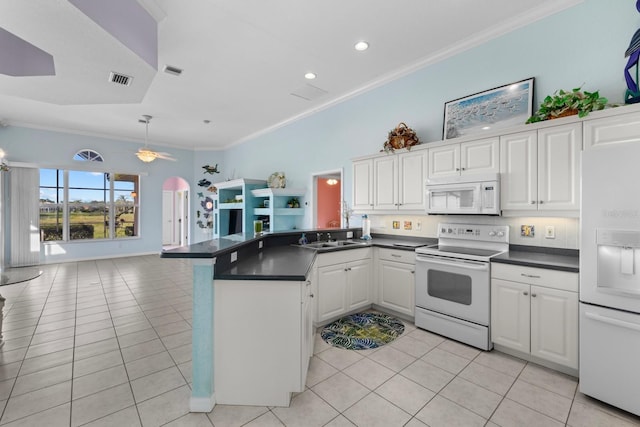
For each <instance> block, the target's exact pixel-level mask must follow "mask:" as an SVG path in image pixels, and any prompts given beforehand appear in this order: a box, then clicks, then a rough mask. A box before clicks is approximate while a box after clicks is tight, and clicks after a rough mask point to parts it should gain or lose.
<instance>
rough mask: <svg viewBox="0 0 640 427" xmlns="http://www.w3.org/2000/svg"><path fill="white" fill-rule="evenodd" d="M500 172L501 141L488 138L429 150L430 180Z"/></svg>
mask: <svg viewBox="0 0 640 427" xmlns="http://www.w3.org/2000/svg"><path fill="white" fill-rule="evenodd" d="M499 171H500V139H499V138H497V137H496V138H488V139H481V140H477V141H468V142H462V143H457V144H448V145H442V146H439V147H434V148H431V149H429V175H428V176H429V178H430V179H431V178H442V177H446V176H459V175H466V174H475V173H497V172H499Z"/></svg>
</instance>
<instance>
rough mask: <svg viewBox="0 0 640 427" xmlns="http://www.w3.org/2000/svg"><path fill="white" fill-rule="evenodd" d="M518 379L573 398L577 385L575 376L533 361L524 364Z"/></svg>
mask: <svg viewBox="0 0 640 427" xmlns="http://www.w3.org/2000/svg"><path fill="white" fill-rule="evenodd" d="M518 379H521V380H523V381H526V382H528V383H530V384H533V385H537V386H538V387H542V388H544V389H545V390H549V391H552V392H554V393H557V394H560V395H562V396H564V397H568V398H570V399H571V398H573V396H574V394H575V392H576V388H577V386H578V380H577V379H576V378H574V377H571V376H569V375H565V374H562V373H560V372H557V371H552V370H551V369H548V368H544V367H542V366H539V365H536V364H533V363H528V364H527V366H525V368H524V369H523V370H522V373H521V374H520V377H519V378H518Z"/></svg>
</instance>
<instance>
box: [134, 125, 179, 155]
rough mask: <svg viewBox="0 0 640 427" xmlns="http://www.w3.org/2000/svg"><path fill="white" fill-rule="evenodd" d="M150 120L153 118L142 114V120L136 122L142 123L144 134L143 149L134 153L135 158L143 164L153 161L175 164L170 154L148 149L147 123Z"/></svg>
mask: <svg viewBox="0 0 640 427" xmlns="http://www.w3.org/2000/svg"><path fill="white" fill-rule="evenodd" d="M152 118H153V116H150V115H148V114H144V115H143V116H142V119H140V120H138V122H140V123H144V125H145V133H144V147H142V148H139V149H138V151H137V152H136V157H137V158H139V159H140V160H142V161H143V162H145V163H151V162H153V161H154V160H155V159H162V160H171V161H172V162H175V161H176V159H174V158H173V157H171V154H169V153H163V152H161V151H153V150H150V149H149V148H148V144H149V122H150V121H151V119H152Z"/></svg>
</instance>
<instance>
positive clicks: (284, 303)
mask: <svg viewBox="0 0 640 427" xmlns="http://www.w3.org/2000/svg"><path fill="white" fill-rule="evenodd" d="M312 288H313V283H312V279H311V278H310V277H309V278H308V280H306V281H265V280H253V281H252V280H216V281H215V286H214V292H215V307H214V310H213V312H214V336H215V343H216V344H215V348H214V372H215V378H214V384H215V392H216V396H215V397H216V403H219V404H240V405H255V406H289V403H290V399H291V394H292V393H294V392H301V391H304V388H305V383H306V377H307V370H308V366H309V360H310V357H311V355H312V353H313V351H312V348H313V331H314V328H313V318H312V317H313V295H312V292H311V289H312ZM229 319H240V320H239V321H232V322H230V321H229ZM274 331H277V333H274Z"/></svg>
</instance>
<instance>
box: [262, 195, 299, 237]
mask: <svg viewBox="0 0 640 427" xmlns="http://www.w3.org/2000/svg"><path fill="white" fill-rule="evenodd" d="M305 193H306V190H304V189H294V188H258V189H254V190H251V195H252V196H253V198H254V200H255V203H254V205H255V206H256V207H254V208H253V215H254V216H255V219H262V220H263V221H264V223H265V231H284V230H292V229H294V228H295V227H296V225H297V224H296V222H297V221H296V219H297V218H298V217H300V216H303V215H304V213H305V209H304V208H303V207H302V206H304V202H303V201H302V200H301V198H302V197H304V195H305ZM293 198H295V199H298V201H299V205H300V207H298V208H290V207H288V206H287V203H288V202H289V200H291V199H293ZM266 224H268V227H267V226H266Z"/></svg>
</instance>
